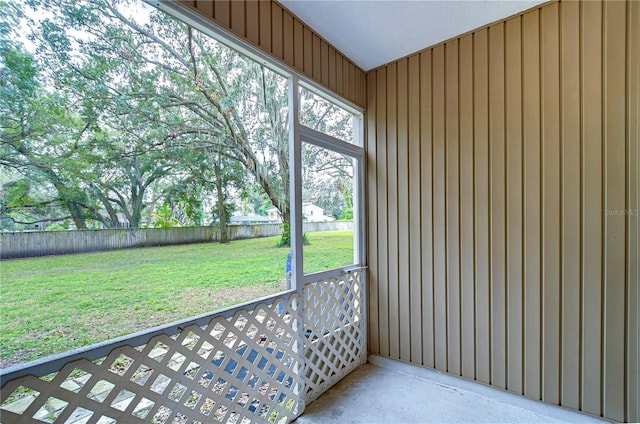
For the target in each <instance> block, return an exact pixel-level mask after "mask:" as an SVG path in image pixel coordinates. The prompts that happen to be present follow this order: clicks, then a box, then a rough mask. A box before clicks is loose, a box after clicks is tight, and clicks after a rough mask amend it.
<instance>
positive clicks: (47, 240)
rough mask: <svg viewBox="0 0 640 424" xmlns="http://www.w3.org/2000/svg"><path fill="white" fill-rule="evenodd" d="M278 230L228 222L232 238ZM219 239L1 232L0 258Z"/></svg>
mask: <svg viewBox="0 0 640 424" xmlns="http://www.w3.org/2000/svg"><path fill="white" fill-rule="evenodd" d="M350 229H353V223H352V222H335V221H334V222H306V223H305V224H304V231H306V232H315V231H332V230H350ZM281 233H282V229H281V228H280V224H255V225H230V226H229V237H230V238H231V240H240V239H247V238H259V237H270V236H278V235H280V234H281ZM219 240H220V229H219V228H218V227H215V226H208V227H204V226H202V227H174V228H122V229H112V230H78V231H34V232H22V233H0V259H13V258H28V257H35V256H48V255H64V254H69V253H86V252H99V251H104V250H115V249H123V248H132V247H149V246H168V245H174V244H190V243H208V242H214V241H219Z"/></svg>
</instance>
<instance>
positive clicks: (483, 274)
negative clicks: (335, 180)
mask: <svg viewBox="0 0 640 424" xmlns="http://www.w3.org/2000/svg"><path fill="white" fill-rule="evenodd" d="M639 27H640V2H637V1H629V2H626V3H625V2H623V1H610V2H605V3H600V2H597V1H585V2H562V3H551V4H547V5H544V6H543V7H542V8H539V9H536V10H533V11H529V12H527V13H525V14H523V15H521V16H517V17H514V18H511V19H509V20H507V21H504V22H499V23H496V24H494V25H491V26H490V27H488V28H484V29H480V30H478V31H475V32H473V33H471V34H468V35H465V36H461V37H459V38H456V39H453V40H451V41H448V42H446V43H443V44H441V45H438V46H435V47H433V48H430V49H427V50H425V51H423V52H421V53H419V54H416V55H413V56H411V57H408V58H405V59H402V60H399V61H397V62H394V63H391V64H389V65H388V66H385V67H382V68H379V69H376V70H373V71H370V72H369V73H368V74H367V119H366V122H367V124H366V125H367V140H366V148H367V151H368V181H367V183H368V207H367V211H368V214H367V216H368V219H369V226H368V238H369V266H370V267H369V270H370V274H369V275H370V278H369V282H370V291H369V299H370V309H369V319H370V327H369V328H370V333H369V349H370V351H371V352H372V353H375V354H380V355H385V356H389V357H392V358H398V359H401V360H405V361H410V362H413V363H416V364H421V365H424V366H427V367H433V368H436V369H439V370H442V371H446V372H449V373H451V374H455V375H461V376H463V377H466V378H469V379H473V380H478V381H480V382H483V383H487V384H491V385H493V386H496V387H499V388H504V389H507V390H509V391H512V392H514V393H518V394H524V395H525V396H527V397H530V398H533V399H540V400H543V401H545V402H550V403H553V404H559V405H563V406H566V407H569V408H574V409H579V410H582V411H585V412H588V413H591V414H595V415H602V416H604V417H607V418H610V419H613V420H618V421H623V420H625V421H639V420H640V415H639V413H638V312H637V308H638V219H639V217H638V207H639V206H638V162H639V155H638V131H639V130H638V101H639V100H638V96H639V94H638V93H639V91H638V78H639V75H640V68H639V66H638V62H639V48H640V47H639V46H640V36H639ZM607 210H608V211H609V212H610V213H611V215H607ZM625 211H626V212H625Z"/></svg>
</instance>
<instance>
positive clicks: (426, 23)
mask: <svg viewBox="0 0 640 424" xmlns="http://www.w3.org/2000/svg"><path fill="white" fill-rule="evenodd" d="M545 2H546V0H449V1H446V0H280V3H282V4H283V5H284V6H285V7H286V8H287V9H289V10H290V11H291V12H293V13H294V14H295V15H296V16H298V17H299V18H300V19H302V20H303V21H304V22H305V23H306V24H307V25H308V26H309V27H311V28H312V29H313V30H314V31H315V32H316V33H318V34H320V35H321V36H322V37H323V38H324V39H325V40H327V41H329V42H330V43H331V44H333V46H335V47H336V48H337V49H338V50H340V51H341V52H342V53H344V54H345V55H346V56H347V57H348V58H349V59H351V60H352V61H353V62H354V63H355V64H356V65H358V66H359V67H361V68H362V69H363V70H365V71H368V70H370V69H373V68H376V67H378V66H381V65H384V64H386V63H389V62H392V61H393V60H395V59H399V58H401V57H404V56H407V55H409V54H411V53H415V52H417V51H419V50H422V49H424V48H426V47H430V46H433V45H434V44H437V43H439V42H441V41H445V40H448V39H450V38H452V37H454V36H456V35H459V34H464V33H466V32H468V31H471V30H473V29H476V28H478V27H481V26H483V25H486V24H489V23H492V22H495V21H497V20H500V19H503V18H506V17H508V16H511V15H514V14H516V13H518V12H522V11H524V10H526V9H529V8H531V7H534V6H536V5H539V4H541V3H545Z"/></svg>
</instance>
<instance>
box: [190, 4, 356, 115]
mask: <svg viewBox="0 0 640 424" xmlns="http://www.w3.org/2000/svg"><path fill="white" fill-rule="evenodd" d="M179 1H180V3H182V4H184V5H186V6H188V7H190V8H191V9H193V10H196V11H197V12H199V13H200V14H201V15H203V16H205V17H206V18H208V19H211V20H212V21H213V22H215V23H216V24H217V25H219V26H221V27H222V28H225V29H227V30H229V31H231V32H232V33H233V34H235V35H237V36H239V37H240V38H242V39H244V40H246V41H248V42H250V43H251V44H253V45H254V46H256V47H258V48H260V49H262V50H264V51H265V52H267V53H269V54H270V55H272V56H273V57H275V58H277V59H279V60H281V61H282V62H284V63H285V64H287V65H289V66H290V67H292V68H294V69H296V70H297V71H298V72H300V73H302V74H304V75H306V76H308V77H309V78H311V79H313V80H315V81H316V82H318V83H320V84H322V85H323V86H325V87H327V88H329V89H330V90H332V91H334V92H335V93H336V94H338V95H340V96H342V97H343V98H345V99H346V100H349V101H350V102H352V103H354V104H355V105H357V106H361V107H364V105H365V100H366V99H365V73H364V71H362V70H361V69H360V68H358V67H357V66H356V65H354V64H353V63H352V62H351V61H350V60H349V59H347V58H346V57H345V56H344V55H343V54H342V53H340V52H339V51H337V50H336V49H335V48H334V47H333V46H331V45H330V44H329V43H327V42H326V41H325V40H324V39H322V38H321V37H319V36H318V35H317V34H316V33H314V32H313V31H312V30H311V29H310V28H309V27H308V26H306V25H305V24H304V23H303V22H302V21H301V20H300V19H298V18H297V17H295V16H293V14H291V12H289V11H288V10H287V9H285V8H284V7H283V6H282V5H280V4H279V3H277V2H274V1H270V0H264V1H252V0H233V1H230V0H216V1H211V0H179Z"/></svg>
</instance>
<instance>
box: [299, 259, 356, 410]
mask: <svg viewBox="0 0 640 424" xmlns="http://www.w3.org/2000/svg"><path fill="white" fill-rule="evenodd" d="M363 280H364V278H363V271H361V270H354V271H347V272H342V273H340V274H339V275H336V276H333V277H330V278H326V279H321V280H319V281H316V282H314V283H309V284H306V285H305V286H304V290H303V304H304V309H303V315H304V328H305V346H304V355H305V359H306V360H305V383H306V390H305V392H306V394H305V400H306V401H307V402H311V401H313V400H315V399H317V398H318V396H320V395H321V394H322V393H324V392H325V391H327V390H328V389H329V388H330V387H331V386H333V385H334V384H336V383H337V382H338V381H340V380H341V379H342V378H343V377H344V376H346V375H347V374H349V373H350V372H351V371H353V370H354V369H355V368H356V367H358V366H359V365H361V364H363V363H365V362H366V358H367V349H366V339H365V334H366V331H367V329H366V327H365V322H364V320H363V308H364V291H363V283H364V281H363Z"/></svg>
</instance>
